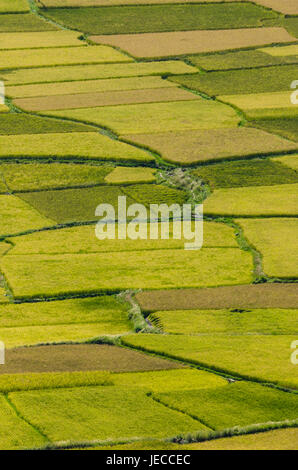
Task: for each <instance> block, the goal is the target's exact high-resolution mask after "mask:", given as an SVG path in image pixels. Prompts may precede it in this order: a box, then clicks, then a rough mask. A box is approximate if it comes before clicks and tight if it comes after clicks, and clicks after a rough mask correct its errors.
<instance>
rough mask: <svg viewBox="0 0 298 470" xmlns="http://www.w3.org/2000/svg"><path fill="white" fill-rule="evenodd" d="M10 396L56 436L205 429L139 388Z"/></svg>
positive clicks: (116, 436) (167, 433) (97, 436)
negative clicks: (156, 400)
mask: <svg viewBox="0 0 298 470" xmlns="http://www.w3.org/2000/svg"><path fill="white" fill-rule="evenodd" d="M9 397H10V399H11V400H12V402H13V404H14V405H15V406H17V407H18V409H19V410H21V413H22V415H24V416H25V417H26V418H27V419H28V420H30V422H31V423H33V424H34V425H35V426H37V427H38V428H39V429H41V430H42V432H44V433H46V435H47V436H48V437H49V438H50V439H51V440H52V441H61V440H63V441H67V440H71V441H83V440H94V439H99V440H107V439H113V440H116V439H127V438H132V437H149V436H152V435H153V436H155V437H167V436H168V437H170V436H173V435H176V434H178V433H187V432H191V431H193V432H194V431H198V430H200V429H206V428H205V426H203V425H202V424H201V423H199V422H198V421H196V420H194V419H192V418H190V417H188V416H186V415H183V414H181V413H179V412H177V411H174V410H170V409H169V408H167V407H165V406H163V405H161V404H159V403H157V402H155V401H154V400H152V398H150V397H147V396H146V394H145V392H144V391H142V390H138V389H130V390H128V389H127V388H122V387H119V388H118V387H117V388H116V387H87V388H83V387H81V388H77V389H70V390H47V391H46V390H45V391H32V392H19V393H12V394H10V395H9Z"/></svg>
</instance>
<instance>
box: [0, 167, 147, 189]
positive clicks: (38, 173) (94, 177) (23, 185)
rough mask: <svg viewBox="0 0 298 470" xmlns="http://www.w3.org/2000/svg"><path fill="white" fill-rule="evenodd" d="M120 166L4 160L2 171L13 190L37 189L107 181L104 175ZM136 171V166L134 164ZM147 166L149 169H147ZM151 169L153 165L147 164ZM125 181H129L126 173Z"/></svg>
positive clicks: (8, 186) (97, 183) (0, 169)
mask: <svg viewBox="0 0 298 470" xmlns="http://www.w3.org/2000/svg"><path fill="white" fill-rule="evenodd" d="M117 168H121V167H115V168H114V167H112V166H109V165H107V164H103V165H98V166H94V165H87V164H84V165H80V164H72V163H66V164H65V163H50V164H47V163H25V164H22V163H2V164H0V175H2V177H3V178H4V179H5V182H6V186H7V187H6V188H5V190H6V191H7V188H8V189H9V190H10V191H14V192H19V191H34V190H42V189H43V190H45V189H56V188H67V187H76V186H78V187H79V186H89V185H91V186H92V185H99V184H104V182H105V177H106V176H108V175H109V174H110V173H111V172H112V173H113V172H114V171H116V170H117ZM131 170H132V172H133V168H131ZM144 170H147V168H146V169H144ZM148 170H149V171H150V169H149V168H148ZM122 182H123V183H126V179H125V174H123V181H122Z"/></svg>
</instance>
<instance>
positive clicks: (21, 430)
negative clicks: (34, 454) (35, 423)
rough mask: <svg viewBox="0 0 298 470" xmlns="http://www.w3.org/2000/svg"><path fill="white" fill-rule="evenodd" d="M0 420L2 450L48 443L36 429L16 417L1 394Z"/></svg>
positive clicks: (19, 448)
mask: <svg viewBox="0 0 298 470" xmlns="http://www.w3.org/2000/svg"><path fill="white" fill-rule="evenodd" d="M0 418H1V433H0V446H1V449H2V450H21V449H25V448H33V447H40V446H43V445H46V444H47V443H48V440H47V439H46V438H45V437H44V436H42V435H41V434H40V433H39V432H38V431H37V429H35V428H33V427H32V426H30V424H28V423H27V422H25V421H24V420H23V419H21V418H20V417H19V416H18V415H17V413H16V411H15V410H14V409H13V407H12V406H10V404H9V402H8V401H7V399H6V397H4V395H2V394H1V395H0Z"/></svg>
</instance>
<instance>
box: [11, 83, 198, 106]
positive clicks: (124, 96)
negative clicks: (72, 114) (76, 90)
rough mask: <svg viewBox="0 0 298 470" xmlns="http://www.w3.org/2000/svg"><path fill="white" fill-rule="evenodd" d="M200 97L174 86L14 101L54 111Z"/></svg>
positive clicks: (20, 104)
mask: <svg viewBox="0 0 298 470" xmlns="http://www.w3.org/2000/svg"><path fill="white" fill-rule="evenodd" d="M200 98H201V97H200V96H199V95H195V94H194V93H190V92H188V91H186V90H183V89H181V88H177V87H174V88H156V89H145V90H129V91H108V92H103V93H102V92H100V93H82V94H75V95H59V96H42V97H36V98H21V99H17V100H14V103H15V104H16V105H17V106H18V107H20V108H22V109H25V110H26V111H54V110H60V109H78V108H89V107H99V106H113V105H121V104H137V103H158V102H166V101H187V100H197V99H200Z"/></svg>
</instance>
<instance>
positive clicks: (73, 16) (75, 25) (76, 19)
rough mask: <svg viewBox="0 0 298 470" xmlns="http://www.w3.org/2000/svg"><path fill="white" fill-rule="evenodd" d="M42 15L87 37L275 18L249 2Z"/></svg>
mask: <svg viewBox="0 0 298 470" xmlns="http://www.w3.org/2000/svg"><path fill="white" fill-rule="evenodd" d="M44 15H45V16H46V17H47V18H50V19H51V20H54V21H56V22H58V23H59V24H62V25H64V26H66V27H68V28H70V29H76V30H79V31H83V32H85V33H89V34H123V33H126V34H127V33H153V32H162V31H185V30H186V31H190V30H198V29H228V28H243V27H253V26H262V24H263V23H262V20H263V19H275V18H277V17H278V15H277V14H276V13H274V12H273V11H270V10H265V9H264V8H262V7H259V6H257V5H253V4H248V3H246V4H241V3H239V4H226V5H224V4H218V5H216V4H209V5H207V4H205V5H204V4H201V5H191V4H184V5H183V3H181V4H180V5H174V4H172V5H171V4H167V5H132V6H125V5H120V6H110V7H109V8H104V9H102V8H69V9H67V8H56V9H55V8H54V9H50V10H46V11H45V12H44ZM161 18H163V21H160V19H161Z"/></svg>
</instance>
